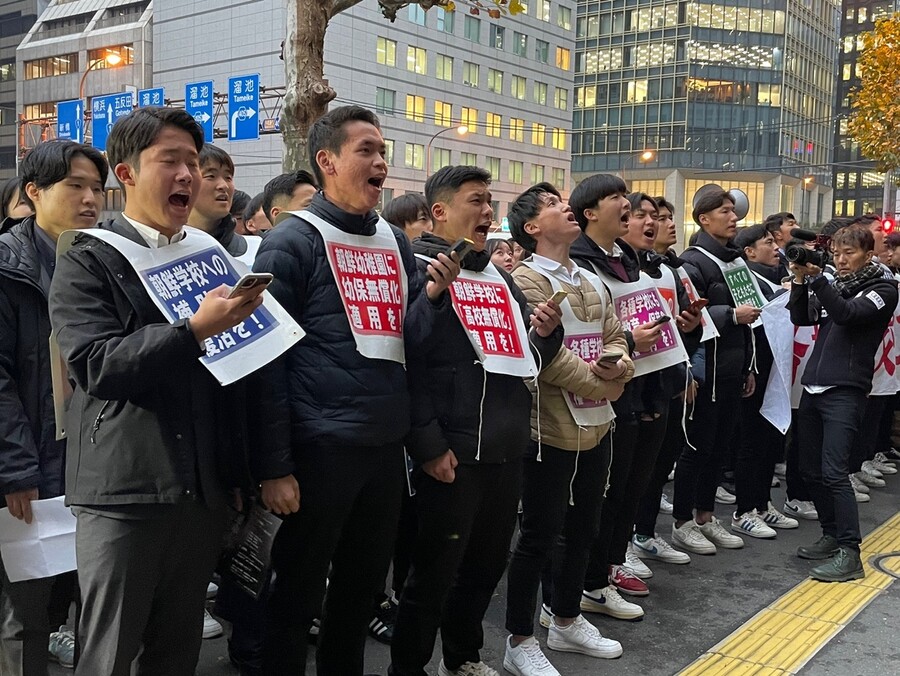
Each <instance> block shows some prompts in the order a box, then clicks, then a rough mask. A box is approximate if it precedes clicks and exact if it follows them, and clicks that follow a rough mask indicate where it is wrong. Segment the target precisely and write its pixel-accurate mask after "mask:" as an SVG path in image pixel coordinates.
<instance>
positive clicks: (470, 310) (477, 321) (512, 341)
mask: <svg viewBox="0 0 900 676" xmlns="http://www.w3.org/2000/svg"><path fill="white" fill-rule="evenodd" d="M450 293H451V294H452V296H453V303H454V305H455V306H456V309H457V314H458V315H459V318H460V321H461V322H462V323H463V325H464V326H465V328H466V329H467V330H468V331H469V333H470V334H471V335H472V336H473V338H474V340H475V342H477V343H478V345H479V347H481V350H482V351H483V352H484V354H485V355H486V356H490V355H500V356H507V357H523V356H524V353H523V352H522V344H521V342H520V341H519V336H518V333H517V332H516V324H515V322H516V317H515V315H514V314H513V312H514V310H513V304H512V301H511V299H510V294H509V289H508V288H507V287H506V285H505V284H498V283H496V282H482V281H468V280H456V281H455V282H453V285H452V286H451V287H450Z"/></svg>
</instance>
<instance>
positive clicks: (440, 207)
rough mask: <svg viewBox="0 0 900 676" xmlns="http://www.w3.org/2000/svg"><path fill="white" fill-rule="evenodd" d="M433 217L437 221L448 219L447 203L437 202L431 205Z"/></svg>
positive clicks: (441, 221)
mask: <svg viewBox="0 0 900 676" xmlns="http://www.w3.org/2000/svg"><path fill="white" fill-rule="evenodd" d="M431 218H432V220H433V221H434V222H435V223H443V222H444V221H446V220H447V205H446V204H444V203H443V202H435V203H434V204H432V205H431Z"/></svg>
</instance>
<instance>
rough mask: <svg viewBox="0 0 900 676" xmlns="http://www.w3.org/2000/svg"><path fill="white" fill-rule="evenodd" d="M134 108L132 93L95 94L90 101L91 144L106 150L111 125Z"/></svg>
mask: <svg viewBox="0 0 900 676" xmlns="http://www.w3.org/2000/svg"><path fill="white" fill-rule="evenodd" d="M132 110H134V93H133V92H123V93H121V94H107V95H106V96H95V97H94V98H93V100H92V101H91V120H92V122H91V135H92V139H91V145H93V146H94V147H95V148H96V149H97V150H102V151H105V150H106V139H107V138H108V137H109V132H110V131H112V128H113V125H114V124H115V123H116V120H118V119H119V118H120V117H125V116H126V115H128V113H130V112H131V111H132Z"/></svg>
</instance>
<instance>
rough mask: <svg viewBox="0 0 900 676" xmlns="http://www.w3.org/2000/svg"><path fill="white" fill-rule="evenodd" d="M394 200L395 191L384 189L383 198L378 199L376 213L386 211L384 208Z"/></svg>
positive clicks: (382, 191)
mask: <svg viewBox="0 0 900 676" xmlns="http://www.w3.org/2000/svg"><path fill="white" fill-rule="evenodd" d="M392 199H394V189H393V188H382V189H381V197H379V198H378V204H376V205H375V211H377V212H378V213H381V212H382V211H384V208H385V207H386V206H387V205H388V204H390V203H391V200H392Z"/></svg>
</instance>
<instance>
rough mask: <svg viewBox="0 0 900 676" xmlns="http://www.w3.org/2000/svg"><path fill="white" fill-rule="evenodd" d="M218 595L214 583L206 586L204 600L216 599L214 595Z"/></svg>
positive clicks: (217, 588) (217, 587)
mask: <svg viewBox="0 0 900 676" xmlns="http://www.w3.org/2000/svg"><path fill="white" fill-rule="evenodd" d="M218 593H219V585H217V584H216V583H215V582H210V583H209V584H208V585H206V598H208V599H214V598H216V594H218Z"/></svg>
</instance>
